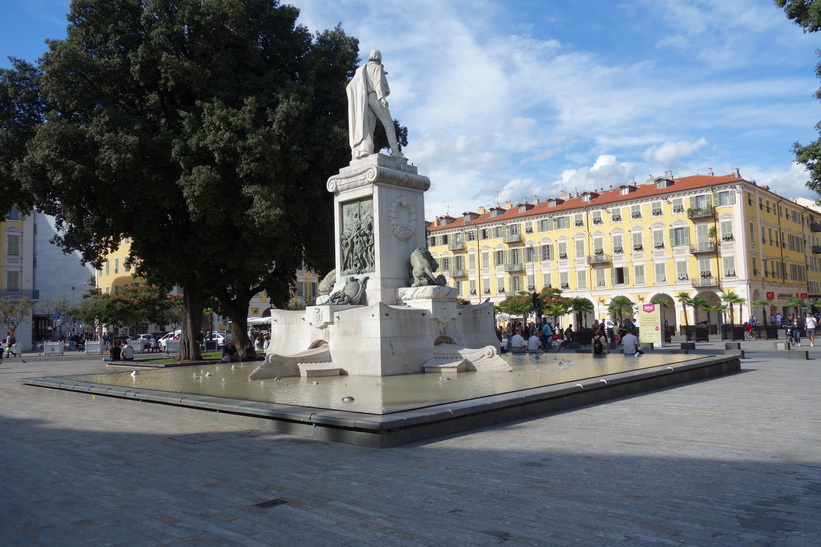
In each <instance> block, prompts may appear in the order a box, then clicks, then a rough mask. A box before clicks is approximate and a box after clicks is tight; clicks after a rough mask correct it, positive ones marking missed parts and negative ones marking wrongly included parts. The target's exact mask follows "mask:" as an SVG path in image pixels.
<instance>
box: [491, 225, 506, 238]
mask: <svg viewBox="0 0 821 547" xmlns="http://www.w3.org/2000/svg"><path fill="white" fill-rule="evenodd" d="M493 235H494V237H505V227H504V226H496V228H494V229H493Z"/></svg>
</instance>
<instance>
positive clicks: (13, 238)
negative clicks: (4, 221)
mask: <svg viewBox="0 0 821 547" xmlns="http://www.w3.org/2000/svg"><path fill="white" fill-rule="evenodd" d="M6 254H7V255H9V256H20V234H8V236H7V237H6Z"/></svg>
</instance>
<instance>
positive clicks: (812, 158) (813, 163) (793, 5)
mask: <svg viewBox="0 0 821 547" xmlns="http://www.w3.org/2000/svg"><path fill="white" fill-rule="evenodd" d="M774 1H775V5H776V6H778V7H779V8H783V9H784V13H786V15H787V17H788V18H789V19H791V20H792V21H794V22H795V23H796V24H797V25H799V26H801V28H803V29H804V32H816V31H818V30H819V29H821V0H774ZM815 73H816V75H817V76H818V77H819V78H821V63H819V64H817V65H816V66H815ZM815 96H816V98H818V99H821V89H819V90H818V91H816V93H815ZM815 128H816V129H817V130H818V131H819V132H821V122H819V123H818V124H816V126H815ZM793 152H794V153H795V161H796V162H798V163H800V164H802V165H804V166H805V167H806V168H807V170H808V171H809V173H810V180H809V181H807V187H809V188H811V189H812V190H814V191H815V192H817V193H819V194H821V161H819V160H821V139H818V140H816V141H814V142H811V143H810V144H808V145H802V144H801V143H799V142H797V141H796V142H795V144H793Z"/></svg>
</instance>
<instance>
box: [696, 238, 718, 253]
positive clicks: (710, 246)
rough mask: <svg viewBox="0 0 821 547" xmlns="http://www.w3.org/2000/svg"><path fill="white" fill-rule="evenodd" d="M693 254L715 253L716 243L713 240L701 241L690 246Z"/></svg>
mask: <svg viewBox="0 0 821 547" xmlns="http://www.w3.org/2000/svg"><path fill="white" fill-rule="evenodd" d="M690 252H691V253H692V254H698V253H714V252H716V244H715V243H713V242H712V241H701V242H699V243H696V244H695V245H692V246H691V247H690Z"/></svg>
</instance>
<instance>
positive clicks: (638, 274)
mask: <svg viewBox="0 0 821 547" xmlns="http://www.w3.org/2000/svg"><path fill="white" fill-rule="evenodd" d="M633 275H634V276H635V283H636V285H644V266H643V265H636V266H633Z"/></svg>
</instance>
